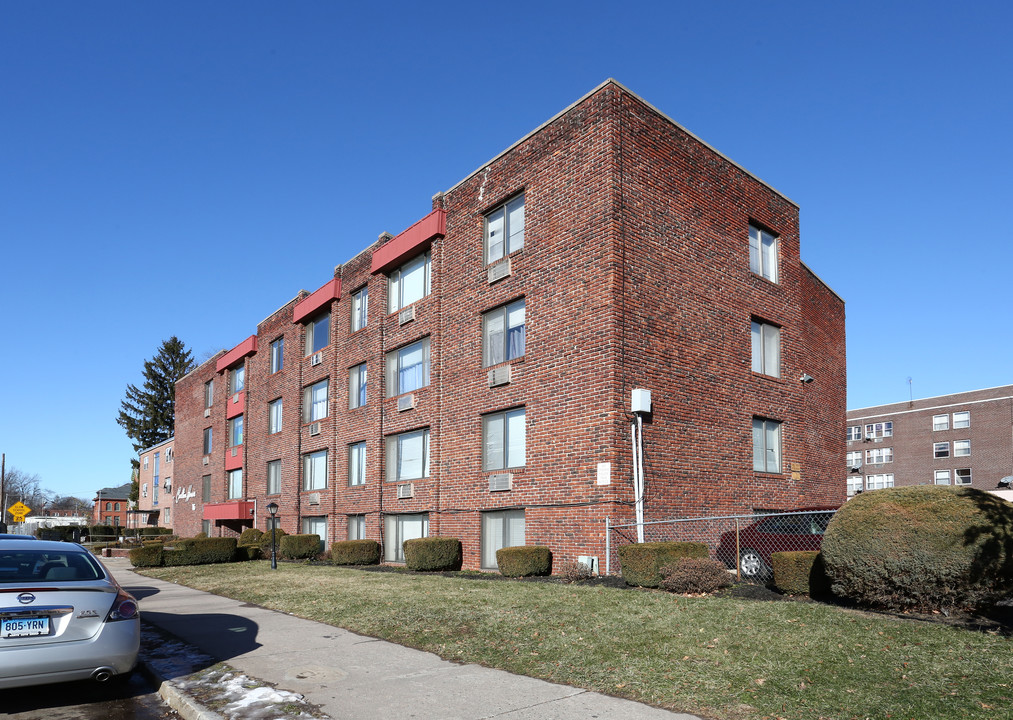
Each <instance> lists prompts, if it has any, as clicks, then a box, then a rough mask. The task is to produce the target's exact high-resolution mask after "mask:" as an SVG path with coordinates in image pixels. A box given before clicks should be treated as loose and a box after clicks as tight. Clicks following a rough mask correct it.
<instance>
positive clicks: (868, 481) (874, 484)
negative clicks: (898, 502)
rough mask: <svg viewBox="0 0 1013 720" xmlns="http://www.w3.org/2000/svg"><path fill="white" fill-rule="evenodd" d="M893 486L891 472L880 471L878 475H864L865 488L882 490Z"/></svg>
mask: <svg viewBox="0 0 1013 720" xmlns="http://www.w3.org/2000/svg"><path fill="white" fill-rule="evenodd" d="M891 487H893V473H881V474H878V475H866V476H865V489H866V490H882V489H883V488H891Z"/></svg>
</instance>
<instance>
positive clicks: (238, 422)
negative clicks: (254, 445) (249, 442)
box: [229, 415, 243, 447]
mask: <svg viewBox="0 0 1013 720" xmlns="http://www.w3.org/2000/svg"><path fill="white" fill-rule="evenodd" d="M242 444H243V416H242V415H236V416H235V417H234V418H232V419H230V420H229V447H236V446H237V445H242Z"/></svg>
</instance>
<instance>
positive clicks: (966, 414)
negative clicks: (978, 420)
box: [953, 410, 971, 430]
mask: <svg viewBox="0 0 1013 720" xmlns="http://www.w3.org/2000/svg"><path fill="white" fill-rule="evenodd" d="M958 416H959V419H958ZM969 427H971V411H970V410H958V411H957V412H955V413H953V429H954V430H961V429H963V428H969Z"/></svg>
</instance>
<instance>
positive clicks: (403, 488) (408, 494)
mask: <svg viewBox="0 0 1013 720" xmlns="http://www.w3.org/2000/svg"><path fill="white" fill-rule="evenodd" d="M412 497H415V484H414V483H401V484H400V485H398V486H397V499H398V500H407V499H408V498H412Z"/></svg>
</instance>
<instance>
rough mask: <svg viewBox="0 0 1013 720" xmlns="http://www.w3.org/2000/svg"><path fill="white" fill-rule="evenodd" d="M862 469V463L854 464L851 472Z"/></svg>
mask: <svg viewBox="0 0 1013 720" xmlns="http://www.w3.org/2000/svg"><path fill="white" fill-rule="evenodd" d="M861 470H862V466H861V465H852V466H851V472H860V471H861Z"/></svg>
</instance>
